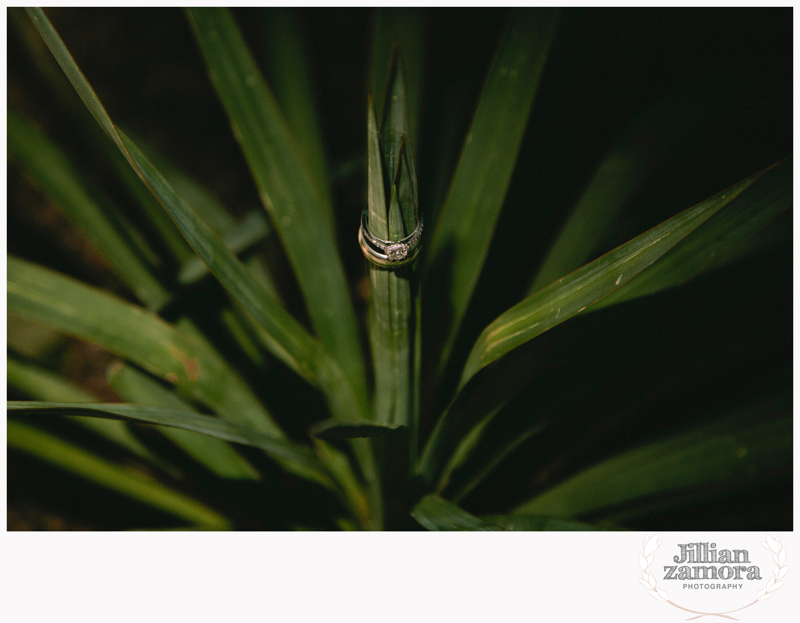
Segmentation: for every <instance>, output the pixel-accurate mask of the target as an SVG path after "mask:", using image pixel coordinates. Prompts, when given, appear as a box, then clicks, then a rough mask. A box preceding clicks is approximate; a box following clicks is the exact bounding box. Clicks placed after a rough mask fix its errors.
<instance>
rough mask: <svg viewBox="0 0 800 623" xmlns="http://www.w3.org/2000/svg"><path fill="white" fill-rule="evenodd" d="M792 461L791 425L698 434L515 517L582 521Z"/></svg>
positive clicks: (634, 455) (637, 455) (604, 470)
mask: <svg viewBox="0 0 800 623" xmlns="http://www.w3.org/2000/svg"><path fill="white" fill-rule="evenodd" d="M791 457H792V420H791V418H790V417H784V418H780V419H776V420H772V421H769V422H764V423H759V424H755V425H751V426H749V427H744V428H738V427H733V426H731V424H730V422H728V421H725V420H723V421H721V422H716V423H714V424H712V425H710V426H705V427H702V428H698V429H695V430H693V431H691V432H689V433H685V434H683V435H679V436H676V437H673V438H671V439H667V440H665V441H661V442H656V443H653V444H651V445H648V446H644V447H642V448H638V449H636V450H632V451H630V452H627V453H625V454H622V455H620V456H617V457H614V458H612V459H609V460H607V461H605V462H603V463H600V464H598V465H595V466H594V467H591V468H589V469H588V470H586V471H584V472H582V473H580V474H578V475H576V476H573V477H572V478H570V479H569V480H567V481H565V482H563V483H561V484H560V485H558V486H556V487H554V488H552V489H550V490H549V491H546V492H545V493H543V494H542V495H540V496H538V497H536V498H534V499H533V500H531V501H530V502H527V503H525V504H523V505H522V506H520V507H519V508H517V509H515V511H514V513H515V514H519V513H522V514H532V515H547V516H550V517H566V518H569V517H578V516H580V515H583V514H586V513H588V512H592V511H596V510H599V509H603V508H608V507H612V506H614V505H617V504H621V503H623V502H627V501H629V500H635V499H637V498H642V497H645V496H648V495H656V494H661V493H665V492H669V491H674V490H677V489H688V488H692V487H702V486H710V485H714V484H717V483H724V482H726V481H737V480H744V479H746V478H750V477H753V476H755V475H756V474H758V473H761V472H765V471H768V470H769V469H772V468H774V467H777V466H780V465H782V464H786V463H788V462H789V461H791Z"/></svg>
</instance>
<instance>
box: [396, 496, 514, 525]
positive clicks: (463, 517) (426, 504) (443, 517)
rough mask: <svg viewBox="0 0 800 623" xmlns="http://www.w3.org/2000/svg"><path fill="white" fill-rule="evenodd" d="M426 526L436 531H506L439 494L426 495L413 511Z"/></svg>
mask: <svg viewBox="0 0 800 623" xmlns="http://www.w3.org/2000/svg"><path fill="white" fill-rule="evenodd" d="M411 516H412V517H413V518H414V519H416V520H417V521H418V522H419V523H420V524H421V525H422V526H423V527H424V528H427V529H428V530H432V531H435V532H441V531H446V532H453V531H464V530H468V531H476V532H504V529H503V528H501V527H500V526H496V525H494V524H492V523H489V522H488V521H483V520H481V519H478V518H477V517H475V516H473V515H470V514H469V513H468V512H467V511H465V510H462V509H460V508H459V507H458V506H456V505H455V504H453V503H452V502H448V501H447V500H443V499H442V498H440V497H439V496H438V495H426V496H425V497H424V498H422V500H420V502H419V503H418V504H417V505H416V506H415V507H414V510H413V511H411Z"/></svg>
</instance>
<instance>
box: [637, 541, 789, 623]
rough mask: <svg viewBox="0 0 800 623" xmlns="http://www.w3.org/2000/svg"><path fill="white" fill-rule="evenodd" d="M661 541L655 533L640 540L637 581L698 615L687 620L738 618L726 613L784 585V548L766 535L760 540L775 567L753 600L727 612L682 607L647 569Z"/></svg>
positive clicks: (663, 599)
mask: <svg viewBox="0 0 800 623" xmlns="http://www.w3.org/2000/svg"><path fill="white" fill-rule="evenodd" d="M661 543H662V541H661V539H659V538H658V535H657V534H654V535H653V536H651V537H649V538H648V537H645V539H644V541H643V542H642V551H641V552H639V566H640V567H641V568H642V577H641V578H639V583H640V584H641V585H642V586H644V587H645V588H646V589H647V592H648V593H650V596H651V597H653V598H655V599H658V600H659V601H664V602H666V603H668V604H669V605H671V606H674V607H676V608H679V609H680V610H684V611H686V612H690V613H692V614H696V615H698V616H695V617H690V618H688V619H686V620H687V621H693V620H695V619H701V618H703V617H706V616H715V617H720V618H723V619H731V620H733V621H736V620H738V619H736V618H735V617H732V616H728V615H730V614H733V613H734V612H740V611H742V610H744V609H745V608H749V607H750V606H752V605H753V604H757V603H758V602H759V601H764V600H766V599H769V598H770V597H772V596H773V595H774V594H775V593H776V591H777V590H778V589H779V588H781V587H782V586H783V585H784V583H785V580H784V578H785V577H786V573H787V572H788V571H789V566H788V565H787V564H786V549H785V548H784V547H783V544H782V543H781V541H780V539H779V538H778V537H774V538H773V537H771V536H770V535H767V539H766V541H762V542H761V545H763V546H764V548H765V549H767V550H768V551H770V552H772V560H773V561H774V562H775V568H774V569H773V572H772V577H771V578H770V579H769V581H768V582H767V584H766V586H765V587H764V588H762V589H761V590H760V591H758V595H757V596H756V599H755V601H752V602H750V603H749V604H747V605H746V606H742V607H741V608H737V609H736V610H730V611H728V612H698V611H697V610H689V609H688V608H684V607H683V606H680V605H678V604H676V603H675V602H673V601H670V599H669V595H668V594H667V591H665V590H663V589H661V588H659V587H658V583H657V582H656V578H655V576H654V575H653V574H652V573H650V572H649V571H648V568H649V567H650V565H652V564H653V559H654V556H655V552H656V550H657V549H658V548H659V547H660V546H661Z"/></svg>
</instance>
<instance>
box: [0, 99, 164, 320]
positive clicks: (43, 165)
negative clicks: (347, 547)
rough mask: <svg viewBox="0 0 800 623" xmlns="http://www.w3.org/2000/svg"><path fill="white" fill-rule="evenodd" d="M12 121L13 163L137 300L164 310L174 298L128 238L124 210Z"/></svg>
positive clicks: (32, 131) (28, 128) (27, 127)
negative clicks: (76, 230) (164, 305)
mask: <svg viewBox="0 0 800 623" xmlns="http://www.w3.org/2000/svg"><path fill="white" fill-rule="evenodd" d="M7 121H8V123H7V129H8V148H9V151H10V152H11V154H12V157H13V158H14V159H15V160H16V161H17V162H19V164H20V165H21V166H22V168H23V169H24V170H25V171H26V172H27V173H29V174H30V175H31V177H32V178H33V179H34V180H35V182H36V184H37V186H38V187H39V188H40V189H41V190H42V192H44V194H45V195H47V196H48V197H49V198H50V199H51V200H52V201H54V202H55V203H57V204H58V205H59V206H61V208H62V209H63V210H64V212H65V213H66V214H67V216H68V217H69V218H70V220H72V222H73V223H75V225H76V226H77V227H78V228H79V229H80V230H81V232H83V234H84V235H85V236H86V237H87V238H88V239H89V240H90V241H91V243H92V244H93V245H94V247H95V248H96V249H97V250H98V251H99V252H100V254H101V255H102V256H103V258H104V259H105V260H106V261H107V262H108V265H109V267H110V268H111V269H112V271H113V272H114V273H115V274H116V275H117V276H118V277H119V278H120V279H121V280H122V282H123V283H125V284H126V285H127V286H128V287H129V288H130V289H131V291H132V292H134V294H136V297H137V298H138V299H139V300H140V301H142V302H143V303H144V304H145V305H147V307H148V308H150V309H158V308H160V307H161V306H162V305H163V304H164V303H165V302H166V300H167V299H168V298H169V293H168V292H167V291H166V290H165V289H164V287H163V286H162V285H161V284H160V283H159V281H158V279H156V277H155V276H154V275H153V273H152V271H151V268H150V267H149V266H148V264H147V262H146V261H145V260H144V258H143V257H142V256H141V255H140V254H139V253H138V252H137V249H136V246H135V245H134V244H133V242H132V241H131V240H130V239H128V238H127V237H126V236H125V234H124V233H123V232H124V231H125V229H124V228H123V227H121V224H122V222H123V220H124V217H123V216H122V214H121V213H120V212H119V210H118V209H117V208H116V207H115V206H113V205H112V204H111V203H110V202H108V200H106V199H103V198H102V197H101V195H100V194H99V193H98V192H97V191H96V190H94V189H93V188H92V187H91V186H90V185H89V183H88V182H87V181H86V180H85V179H83V176H82V175H81V174H80V173H79V172H78V171H77V169H76V168H75V167H74V166H72V164H71V163H70V162H69V160H68V159H67V157H66V156H65V155H64V153H63V152H62V151H61V150H60V149H58V148H57V147H56V146H55V145H53V144H52V143H51V142H50V141H49V140H48V139H47V138H46V137H45V136H44V135H43V134H42V133H41V132H39V131H38V130H37V129H36V128H34V127H33V126H32V125H31V124H30V123H28V122H27V121H25V120H24V119H23V118H22V117H21V116H20V115H18V114H17V113H15V112H14V111H13V110H11V109H9V110H8V117H7ZM131 227H132V226H131ZM151 253H152V252H151Z"/></svg>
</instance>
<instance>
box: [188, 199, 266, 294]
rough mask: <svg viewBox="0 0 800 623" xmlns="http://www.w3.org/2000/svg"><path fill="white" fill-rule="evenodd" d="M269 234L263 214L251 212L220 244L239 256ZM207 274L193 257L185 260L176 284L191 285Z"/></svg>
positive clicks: (206, 268)
mask: <svg viewBox="0 0 800 623" xmlns="http://www.w3.org/2000/svg"><path fill="white" fill-rule="evenodd" d="M189 205H191V204H189ZM269 232H270V227H269V223H268V222H267V217H266V216H264V213H263V212H260V211H259V212H251V213H250V214H248V215H247V216H245V217H244V218H243V219H242V221H241V222H240V223H238V224H236V225H234V226H233V227H231V228H230V229H229V230H228V231H227V233H226V234H224V235H223V236H222V244H224V245H225V246H226V247H228V249H230V251H231V253H234V254H235V255H239V254H240V253H242V252H243V251H245V250H247V249H248V248H249V247H251V246H252V245H254V244H256V243H257V242H260V241H261V240H263V239H264V238H266V237H267V235H268V234H269ZM207 274H208V267H207V266H206V265H205V264H204V263H203V260H202V259H201V258H200V257H198V256H196V255H195V256H194V257H191V258H189V259H188V260H186V262H184V264H183V266H181V269H180V271H179V272H178V282H179V283H181V284H183V285H191V284H193V283H195V282H196V281H199V280H200V279H202V278H203V277H204V276H205V275H207Z"/></svg>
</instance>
